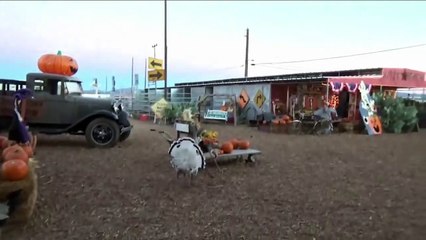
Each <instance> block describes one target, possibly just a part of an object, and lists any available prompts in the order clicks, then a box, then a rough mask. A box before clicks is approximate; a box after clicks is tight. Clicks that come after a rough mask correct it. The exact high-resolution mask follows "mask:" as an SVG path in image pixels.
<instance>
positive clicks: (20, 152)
mask: <svg viewBox="0 0 426 240" xmlns="http://www.w3.org/2000/svg"><path fill="white" fill-rule="evenodd" d="M2 158H3V161H4V162H6V161H9V160H11V159H19V160H22V161H24V162H26V163H28V154H27V152H26V151H25V150H24V149H23V148H22V147H21V146H19V145H12V146H10V147H7V148H6V149H4V150H3V153H2Z"/></svg>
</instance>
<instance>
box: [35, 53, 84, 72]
mask: <svg viewBox="0 0 426 240" xmlns="http://www.w3.org/2000/svg"><path fill="white" fill-rule="evenodd" d="M37 65H38V68H39V69H40V71H42V72H43V73H53V74H61V75H66V76H72V75H74V74H75V73H77V71H78V64H77V62H76V61H75V60H74V59H73V58H72V57H69V56H66V55H62V52H61V51H58V54H56V55H55V54H44V55H42V56H41V57H40V58H39V59H38V64H37Z"/></svg>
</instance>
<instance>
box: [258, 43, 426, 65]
mask: <svg viewBox="0 0 426 240" xmlns="http://www.w3.org/2000/svg"><path fill="white" fill-rule="evenodd" d="M424 46H426V43H422V44H416V45H411V46H405V47H398V48H389V49H383V50H377V51H371V52H363V53H354V54H348V55H340V56H333V57H323V58H312V59H303V60H292V61H282V62H264V63H256V64H255V65H272V64H289V63H304V62H314V61H324V60H331V59H339V58H350V57H357V56H364V55H371V54H377V53H384V52H391V51H399V50H404V49H410V48H418V47H424Z"/></svg>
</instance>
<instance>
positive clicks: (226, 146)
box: [220, 142, 234, 154]
mask: <svg viewBox="0 0 426 240" xmlns="http://www.w3.org/2000/svg"><path fill="white" fill-rule="evenodd" d="M220 149H221V150H222V151H223V153H224V154H227V153H231V152H232V151H233V150H234V146H233V145H232V143H231V142H224V143H223V144H222V146H221V148H220Z"/></svg>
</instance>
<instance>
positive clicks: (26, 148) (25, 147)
mask: <svg viewBox="0 0 426 240" xmlns="http://www.w3.org/2000/svg"><path fill="white" fill-rule="evenodd" d="M19 146H20V147H21V148H22V149H23V150H24V151H25V152H26V153H27V155H28V158H32V157H33V156H34V152H33V148H32V147H31V146H30V145H24V144H21V145H19Z"/></svg>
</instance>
